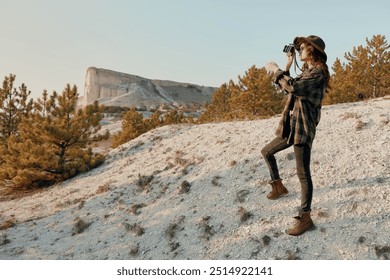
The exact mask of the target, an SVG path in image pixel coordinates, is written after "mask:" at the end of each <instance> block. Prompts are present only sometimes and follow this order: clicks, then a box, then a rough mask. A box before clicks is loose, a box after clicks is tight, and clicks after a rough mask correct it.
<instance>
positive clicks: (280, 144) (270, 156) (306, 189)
mask: <svg viewBox="0 0 390 280" xmlns="http://www.w3.org/2000/svg"><path fill="white" fill-rule="evenodd" d="M291 146H293V145H292V144H288V143H287V139H283V138H281V137H276V138H275V139H274V140H272V141H271V142H270V143H268V144H267V145H266V146H265V147H264V148H263V149H262V150H261V154H262V155H263V157H264V159H265V162H266V163H267V166H268V169H269V171H270V175H271V179H272V180H278V179H280V175H279V169H278V165H277V163H276V159H275V154H276V153H278V152H280V151H282V150H285V149H287V148H289V147H291ZM294 154H295V160H296V169H297V175H298V178H299V181H300V183H301V211H302V212H307V211H311V201H312V198H313V182H312V179H311V173H310V156H311V148H310V146H309V145H307V144H298V145H294Z"/></svg>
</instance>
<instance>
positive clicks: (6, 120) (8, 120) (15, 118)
mask: <svg viewBox="0 0 390 280" xmlns="http://www.w3.org/2000/svg"><path fill="white" fill-rule="evenodd" d="M15 78H16V76H15V75H12V74H10V75H9V76H7V77H5V78H4V81H3V86H2V88H0V142H1V143H2V144H4V143H5V142H6V140H7V139H8V138H9V137H10V136H11V135H12V134H15V133H16V132H17V130H18V126H19V123H20V122H21V119H22V117H23V116H27V114H28V113H29V112H30V111H31V109H32V104H33V100H32V99H28V98H29V95H30V91H28V90H27V86H26V85H25V84H22V85H21V86H20V87H19V89H16V88H14V82H15Z"/></svg>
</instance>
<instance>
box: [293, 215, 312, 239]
mask: <svg viewBox="0 0 390 280" xmlns="http://www.w3.org/2000/svg"><path fill="white" fill-rule="evenodd" d="M294 219H296V220H297V221H296V224H295V226H294V227H293V228H290V229H289V230H287V233H288V234H289V235H294V236H298V235H301V234H302V233H304V232H305V231H308V230H311V229H313V228H314V223H313V221H312V219H311V218H310V211H308V212H303V213H302V214H301V215H300V216H297V217H294Z"/></svg>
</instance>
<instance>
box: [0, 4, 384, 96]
mask: <svg viewBox="0 0 390 280" xmlns="http://www.w3.org/2000/svg"><path fill="white" fill-rule="evenodd" d="M0 3H1V15H0V26H1V41H0V44H1V51H0V75H1V78H2V79H3V78H4V76H7V75H8V74H10V73H13V74H16V85H17V86H19V85H20V84H21V83H22V82H24V83H25V84H26V85H27V86H28V88H29V89H30V90H31V91H32V97H34V98H36V97H38V96H41V93H42V91H43V89H47V90H48V91H49V92H52V91H53V90H56V91H58V92H62V90H63V89H64V87H65V85H66V84H67V83H70V84H71V85H73V84H76V85H77V87H78V88H79V92H80V93H81V95H82V94H83V93H84V79H85V73H86V70H87V68H88V67H90V66H95V67H100V68H107V69H111V70H114V71H120V72H124V73H130V74H135V75H139V76H143V77H146V78H151V79H162V80H174V81H179V82H189V83H196V84H200V85H207V86H215V87H218V86H220V85H221V84H222V83H224V82H228V81H229V80H230V79H233V80H236V79H237V76H238V75H243V74H244V73H245V71H246V70H247V69H248V68H249V67H250V66H252V65H256V66H257V67H262V66H264V65H265V63H266V62H268V61H270V60H275V61H276V62H277V63H279V64H280V65H281V66H283V65H284V63H285V57H284V54H283V52H282V48H283V46H284V45H285V44H287V43H290V42H291V41H292V40H293V39H294V37H295V36H297V35H299V36H307V35H311V34H315V35H319V36H320V37H322V38H323V39H324V41H325V43H326V52H327V53H328V65H329V66H332V65H333V63H334V61H335V59H336V57H338V58H343V57H344V53H345V52H348V51H350V50H352V48H353V47H354V46H358V45H365V44H366V42H365V39H366V38H367V37H368V38H369V39H370V38H371V37H372V36H373V35H375V34H381V35H385V36H386V39H387V40H388V41H389V40H390V28H389V27H390V1H388V0H372V1H356V0H355V1H342V0H338V1H334V0H328V1H307V0H301V1H295V0H289V1H285V0H276V1H273V0H268V1H261V0H257V1H256V0H236V1H233V0H208V1H206V0H128V1H125V0H116V1H114V0H111V1H108V0H107V1H106V0H96V1H92V0H84V1H82V0H79V1H76V0H63V1H59V0H24V1H23V0H12V1H9V0H7V1H5V0H0Z"/></svg>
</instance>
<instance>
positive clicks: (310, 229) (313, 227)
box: [286, 225, 316, 236]
mask: <svg viewBox="0 0 390 280" xmlns="http://www.w3.org/2000/svg"><path fill="white" fill-rule="evenodd" d="M315 229H316V225H313V226H312V227H311V228H309V229H307V230H305V231H303V232H300V233H299V234H291V233H288V229H286V233H287V234H288V235H291V236H300V235H302V234H304V233H305V232H307V231H313V230H315Z"/></svg>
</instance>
